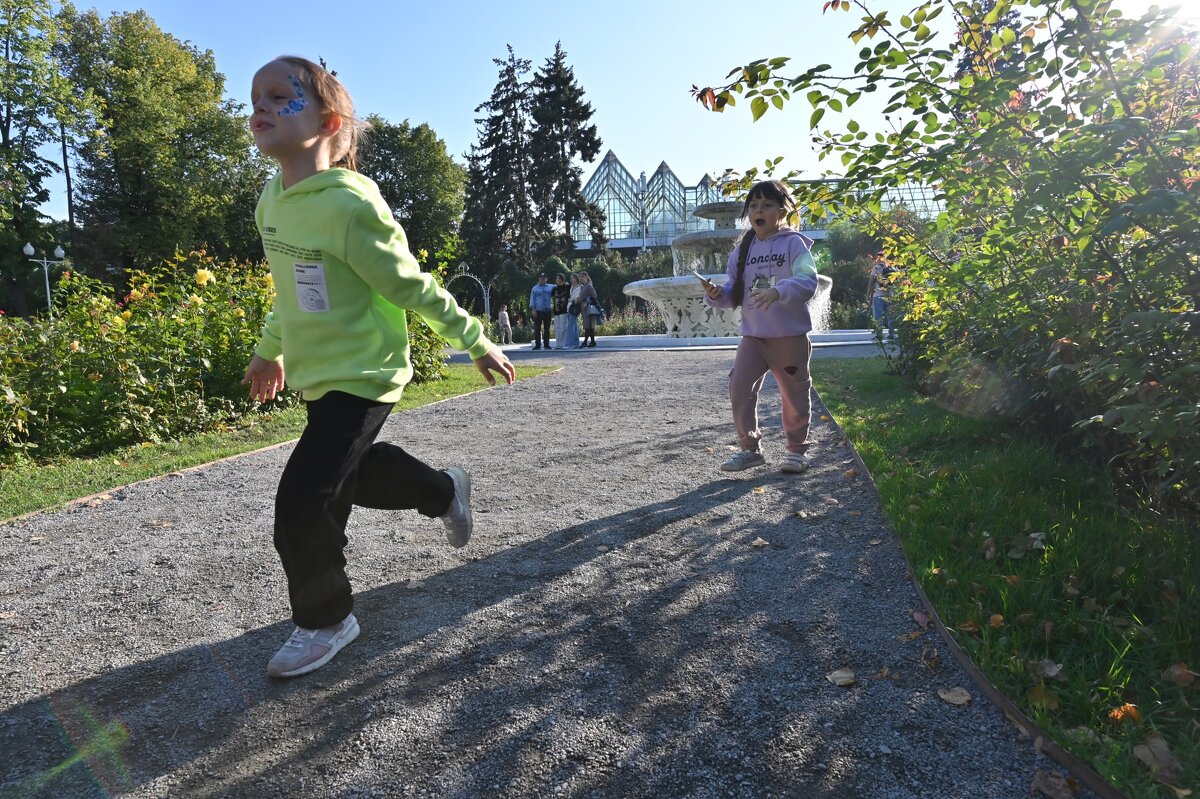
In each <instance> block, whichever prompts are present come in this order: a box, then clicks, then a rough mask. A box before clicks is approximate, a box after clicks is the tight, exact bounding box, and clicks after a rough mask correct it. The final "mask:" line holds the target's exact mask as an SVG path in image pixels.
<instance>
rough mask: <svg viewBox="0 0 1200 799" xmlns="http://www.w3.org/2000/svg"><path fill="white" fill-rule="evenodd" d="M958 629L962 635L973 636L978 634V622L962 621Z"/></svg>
mask: <svg viewBox="0 0 1200 799" xmlns="http://www.w3.org/2000/svg"><path fill="white" fill-rule="evenodd" d="M958 629H959V630H962V631H963V632H964V633H971V634H972V635H974V634H975V633H977V632H979V622H977V621H964V622H963V623H962V624H960V625H958Z"/></svg>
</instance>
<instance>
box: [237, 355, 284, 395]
mask: <svg viewBox="0 0 1200 799" xmlns="http://www.w3.org/2000/svg"><path fill="white" fill-rule="evenodd" d="M242 382H243V383H249V384H250V399H252V400H258V401H259V402H267V401H269V400H273V399H275V395H276V394H278V393H279V392H280V391H283V364H282V363H279V362H278V361H268V360H267V359H266V358H262V357H260V356H258V355H255V356H254V357H253V358H251V359H250V365H249V366H247V367H246V374H244V375H243V376H242Z"/></svg>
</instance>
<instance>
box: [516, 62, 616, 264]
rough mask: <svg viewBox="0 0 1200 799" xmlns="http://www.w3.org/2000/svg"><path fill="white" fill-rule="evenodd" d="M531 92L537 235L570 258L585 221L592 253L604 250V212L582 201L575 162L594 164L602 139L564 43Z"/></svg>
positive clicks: (532, 181)
mask: <svg viewBox="0 0 1200 799" xmlns="http://www.w3.org/2000/svg"><path fill="white" fill-rule="evenodd" d="M532 88H533V95H532V100H531V103H530V116H531V117H532V120H533V126H532V129H531V131H530V150H531V152H532V157H533V165H532V169H531V171H530V196H531V198H532V199H533V201H534V204H535V205H536V206H537V221H538V227H539V232H540V233H541V234H542V236H544V237H550V236H555V237H556V238H557V239H558V241H559V242H560V246H559V247H558V248H556V249H558V250H560V251H563V252H565V253H571V252H574V249H575V246H574V245H575V239H574V237H573V235H572V233H571V230H572V225H574V223H575V222H576V221H578V220H579V219H581V218H582V219H584V220H586V221H587V222H588V224H589V227H590V231H591V238H592V243H593V247H594V249H595V250H599V249H602V248H603V247H604V245H605V243H606V239H605V236H604V212H603V210H601V209H600V208H599V207H597V206H595V205H594V204H592V203H589V202H588V201H587V199H586V198H585V197H584V196H583V184H582V181H581V180H580V175H582V173H583V169H582V168H581V167H579V166H577V165H576V163H575V159H576V158H579V159H582V160H583V161H584V162H587V163H591V162H592V161H594V160H595V159H596V155H597V153H599V152H600V137H599V136H598V135H597V134H596V126H595V125H593V124H590V120H591V118H592V106H591V103H587V102H584V99H583V88H582V87H580V86H579V84H578V83H577V82H576V81H575V72H574V70H572V69H571V67H570V66H568V65H567V54H566V53H565V52H564V51H563V49H562V43H561V42H560V43H556V44H555V45H554V55H553V56H552V57H550V58H548V59H547V60H546V63H545V64H544V65H543V66H542V69H541V70H540V71H538V72H537V73H535V74H534V76H533V81H532Z"/></svg>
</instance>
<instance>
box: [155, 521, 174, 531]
mask: <svg viewBox="0 0 1200 799" xmlns="http://www.w3.org/2000/svg"><path fill="white" fill-rule="evenodd" d="M150 526H151V527H157V528H160V529H165V528H167V527H174V526H175V522H173V521H170V520H168V519H155V520H153V521H151V522H150Z"/></svg>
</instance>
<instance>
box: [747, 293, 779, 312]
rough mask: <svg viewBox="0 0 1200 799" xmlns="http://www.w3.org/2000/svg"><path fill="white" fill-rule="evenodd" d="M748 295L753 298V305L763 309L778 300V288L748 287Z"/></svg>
mask: <svg viewBox="0 0 1200 799" xmlns="http://www.w3.org/2000/svg"><path fill="white" fill-rule="evenodd" d="M750 296H751V297H752V298H753V299H754V307H755V308H762V309H763V310H764V311H765V310H766V309H767V308H770V307H771V306H772V305H774V304H775V303H776V302H777V301H778V300H779V289H777V288H766V289H750Z"/></svg>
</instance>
